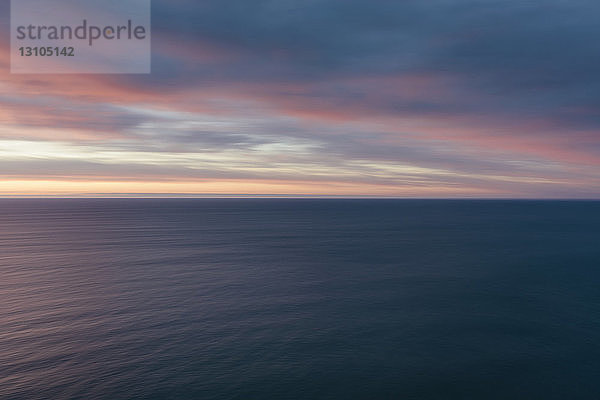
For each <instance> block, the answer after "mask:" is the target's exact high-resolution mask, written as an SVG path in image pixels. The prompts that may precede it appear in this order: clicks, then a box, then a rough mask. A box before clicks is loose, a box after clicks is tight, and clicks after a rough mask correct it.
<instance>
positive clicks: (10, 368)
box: [0, 199, 600, 400]
mask: <svg viewBox="0 0 600 400" xmlns="http://www.w3.org/2000/svg"><path fill="white" fill-rule="evenodd" d="M0 399H3V400H21V399H24V400H36V399H52V400H61V399H82V400H83V399H85V400H100V399H102V400H104V399H106V400H120V399H177V400H182V399H183V400H185V399H199V400H212V399H214V400H217V399H218V400H226V399H231V400H233V399H240V400H252V399H256V400H270V399H275V400H277V399H290V400H292V399H294V400H295V399H298V400H304V399H307V400H308V399H311V400H313V399H339V400H352V399H361V400H363V399H364V400H378V399H425V400H429V399H431V400H433V399H436V400H437V399H440V400H445V399H528V400H530V399H544V400H548V399H600V202H594V201H535V200H384V199H380V200H377V199H4V200H0Z"/></svg>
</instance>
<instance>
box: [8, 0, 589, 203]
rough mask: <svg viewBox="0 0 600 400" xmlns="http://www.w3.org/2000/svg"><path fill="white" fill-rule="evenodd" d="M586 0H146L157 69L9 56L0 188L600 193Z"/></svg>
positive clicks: (55, 192) (125, 192) (132, 192)
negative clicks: (30, 63) (32, 67)
mask: <svg viewBox="0 0 600 400" xmlns="http://www.w3.org/2000/svg"><path fill="white" fill-rule="evenodd" d="M599 13H600V4H599V3H598V2H597V1H592V0H589V1H588V0H397V1H389V0H294V1H289V0H153V3H152V73H151V74H148V75H128V74H111V75H101V74H80V75H68V74H67V75H49V74H46V75H44V74H39V75H29V74H27V75H19V74H10V58H9V46H10V31H9V26H10V21H9V15H10V12H9V2H8V1H0V196H3V197H6V196H145V195H154V196H189V195H198V196H221V195H240V196H246V195H251V196H255V195H261V196H262V195H267V196H350V197H354V196H375V197H417V198H577V199H585V198H596V199H598V198H600V46H599V45H598V38H599V37H600V24H598V15H599Z"/></svg>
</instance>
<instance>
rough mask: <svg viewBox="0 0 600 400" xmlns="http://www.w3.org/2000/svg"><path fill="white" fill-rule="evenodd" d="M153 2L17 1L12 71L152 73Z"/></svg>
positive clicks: (13, 3)
mask: <svg viewBox="0 0 600 400" xmlns="http://www.w3.org/2000/svg"><path fill="white" fill-rule="evenodd" d="M150 35H151V31H150V0H11V73H22V74H27V73H33V74H39V73H45V74H64V73H150V64H151V62H150V59H151V58H150V57H151V48H150Z"/></svg>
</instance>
